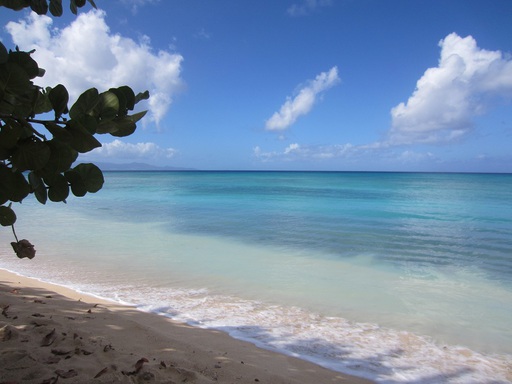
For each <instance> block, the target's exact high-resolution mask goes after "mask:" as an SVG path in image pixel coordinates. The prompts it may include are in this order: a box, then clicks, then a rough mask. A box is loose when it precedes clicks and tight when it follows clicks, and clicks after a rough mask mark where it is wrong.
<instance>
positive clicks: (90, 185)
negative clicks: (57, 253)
mask: <svg viewBox="0 0 512 384" xmlns="http://www.w3.org/2000/svg"><path fill="white" fill-rule="evenodd" d="M74 170H75V171H76V172H78V173H79V174H80V176H81V178H82V180H83V182H84V183H85V186H86V188H87V192H91V193H95V192H98V191H99V190H100V189H101V188H102V187H103V183H104V182H105V180H104V179H103V173H102V172H101V170H100V169H99V168H98V167H97V166H96V165H94V164H92V163H83V164H78V165H77V166H76V167H75V168H74Z"/></svg>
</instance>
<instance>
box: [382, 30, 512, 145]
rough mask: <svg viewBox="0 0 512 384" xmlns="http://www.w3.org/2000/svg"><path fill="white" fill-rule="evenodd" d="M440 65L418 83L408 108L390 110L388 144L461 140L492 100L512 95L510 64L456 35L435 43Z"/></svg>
mask: <svg viewBox="0 0 512 384" xmlns="http://www.w3.org/2000/svg"><path fill="white" fill-rule="evenodd" d="M439 46H440V47H441V56H440V59H439V65H438V66H437V67H435V68H429V69H427V70H426V71H425V73H424V74H423V76H422V77H421V78H420V79H419V80H418V82H417V84H416V89H415V91H414V93H413V94H412V96H411V97H409V99H408V100H407V102H406V103H400V104H399V105H397V106H396V107H394V108H393V109H392V110H391V116H392V128H391V130H390V132H389V144H391V145H400V144H412V143H436V142H447V141H452V140H455V139H458V138H460V137H461V136H463V135H465V134H466V133H467V132H468V131H469V130H470V129H471V127H472V119H473V118H474V117H475V116H477V115H479V114H482V113H484V112H485V111H486V110H487V109H488V108H489V107H490V105H491V102H492V101H495V98H496V97H503V96H505V97H511V96H512V60H511V59H510V58H506V57H504V55H503V54H502V53H501V52H500V51H488V50H484V49H481V48H479V47H478V46H477V43H476V41H475V39H474V38H473V37H471V36H468V37H465V38H462V37H460V36H458V35H457V34H455V33H452V34H450V35H448V36H446V37H445V38H444V39H443V40H441V41H440V42H439Z"/></svg>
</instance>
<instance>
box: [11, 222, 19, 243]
mask: <svg viewBox="0 0 512 384" xmlns="http://www.w3.org/2000/svg"><path fill="white" fill-rule="evenodd" d="M11 227H12V233H13V234H14V238H15V239H16V242H17V243H19V242H20V241H19V240H18V236H16V231H15V230H14V224H13V225H11Z"/></svg>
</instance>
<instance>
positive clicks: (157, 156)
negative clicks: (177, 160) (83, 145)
mask: <svg viewBox="0 0 512 384" xmlns="http://www.w3.org/2000/svg"><path fill="white" fill-rule="evenodd" d="M176 153H177V151H176V150H175V149H173V148H162V147H159V146H158V145H157V144H155V143H136V144H132V143H126V142H123V141H121V140H119V139H115V140H114V141H112V142H111V143H102V146H101V147H99V148H95V149H94V150H92V151H91V152H90V153H89V154H87V156H90V157H92V158H115V159H128V160H135V159H137V160H141V159H145V160H152V161H155V160H165V159H170V158H172V157H174V156H175V155H176ZM84 157H85V155H84Z"/></svg>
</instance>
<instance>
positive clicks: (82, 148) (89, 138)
mask: <svg viewBox="0 0 512 384" xmlns="http://www.w3.org/2000/svg"><path fill="white" fill-rule="evenodd" d="M89 117H90V116H89ZM86 124H88V122H87V119H74V120H70V121H69V122H68V125H67V130H68V132H69V133H70V134H71V136H72V140H71V142H70V145H71V147H73V148H74V149H76V150H77V151H78V152H80V153H86V152H89V151H91V150H93V149H94V148H98V147H101V143H100V142H99V141H98V140H97V139H96V138H95V137H94V136H93V135H92V134H91V133H90V132H89V131H88V129H87V128H86ZM94 124H96V122H95V121H94Z"/></svg>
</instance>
